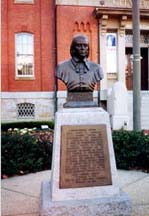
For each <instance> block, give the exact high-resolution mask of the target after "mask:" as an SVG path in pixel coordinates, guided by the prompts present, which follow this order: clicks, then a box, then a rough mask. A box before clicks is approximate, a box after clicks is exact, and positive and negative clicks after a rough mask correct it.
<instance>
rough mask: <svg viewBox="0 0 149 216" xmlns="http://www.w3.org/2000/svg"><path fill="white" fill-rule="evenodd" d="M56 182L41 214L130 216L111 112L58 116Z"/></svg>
mask: <svg viewBox="0 0 149 216" xmlns="http://www.w3.org/2000/svg"><path fill="white" fill-rule="evenodd" d="M54 132H55V133H54V146H53V147H54V149H53V159H52V176H51V182H50V183H49V182H44V183H43V184H42V189H41V206H40V215H41V216H59V215H63V216H95V215H96V216H101V215H102V216H130V215H131V202H130V200H129V198H128V196H127V195H126V194H125V193H123V192H121V191H120V189H119V186H118V182H117V171H116V165H115V157H114V151H113V144H112V136H111V129H110V122H109V116H108V113H107V112H105V111H104V110H103V109H102V108H98V107H96V108H95V107H94V108H70V109H62V110H60V111H58V112H57V113H56V117H55V131H54Z"/></svg>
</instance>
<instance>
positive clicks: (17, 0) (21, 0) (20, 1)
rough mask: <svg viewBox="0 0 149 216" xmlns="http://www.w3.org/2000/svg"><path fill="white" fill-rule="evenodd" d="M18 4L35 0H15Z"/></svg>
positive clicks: (31, 2)
mask: <svg viewBox="0 0 149 216" xmlns="http://www.w3.org/2000/svg"><path fill="white" fill-rule="evenodd" d="M14 3H16V4H34V0H15V1H14Z"/></svg>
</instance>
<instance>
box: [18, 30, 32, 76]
mask: <svg viewBox="0 0 149 216" xmlns="http://www.w3.org/2000/svg"><path fill="white" fill-rule="evenodd" d="M15 45H16V77H33V76H34V36H33V34H30V33H17V34H16V35H15Z"/></svg>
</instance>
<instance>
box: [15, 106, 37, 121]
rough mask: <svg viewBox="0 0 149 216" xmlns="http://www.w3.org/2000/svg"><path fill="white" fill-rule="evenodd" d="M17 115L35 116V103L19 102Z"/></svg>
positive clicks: (22, 117)
mask: <svg viewBox="0 0 149 216" xmlns="http://www.w3.org/2000/svg"><path fill="white" fill-rule="evenodd" d="M17 117H18V118H21V119H24V118H34V117H35V105H34V104H32V103H20V104H17Z"/></svg>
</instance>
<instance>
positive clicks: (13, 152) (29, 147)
mask: <svg viewBox="0 0 149 216" xmlns="http://www.w3.org/2000/svg"><path fill="white" fill-rule="evenodd" d="M52 134H53V133H52V132H51V131H33V132H31V133H29V132H27V133H25V134H22V133H21V132H20V131H17V132H15V131H13V132H2V145H1V152H2V154H1V155H2V156H1V161H2V176H3V175H8V176H12V175H15V174H26V173H30V172H37V171H41V170H45V169H50V168H51V158H52Z"/></svg>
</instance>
